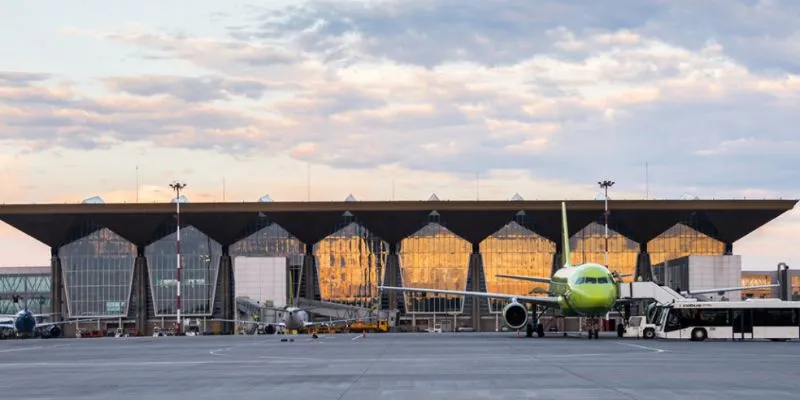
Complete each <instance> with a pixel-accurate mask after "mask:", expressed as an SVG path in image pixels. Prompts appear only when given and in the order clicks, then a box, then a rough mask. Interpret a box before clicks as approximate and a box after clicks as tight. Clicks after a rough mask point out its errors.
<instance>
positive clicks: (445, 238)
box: [398, 223, 472, 313]
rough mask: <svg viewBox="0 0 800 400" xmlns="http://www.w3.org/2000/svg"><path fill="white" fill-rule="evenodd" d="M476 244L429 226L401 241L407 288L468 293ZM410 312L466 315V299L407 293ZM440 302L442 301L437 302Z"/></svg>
mask: <svg viewBox="0 0 800 400" xmlns="http://www.w3.org/2000/svg"><path fill="white" fill-rule="evenodd" d="M471 253H472V245H471V244H470V243H469V242H467V241H466V240H464V239H462V238H461V237H459V236H457V235H455V234H454V233H452V232H451V231H449V230H448V229H447V228H445V227H444V226H442V225H440V224H437V223H429V224H428V225H426V226H425V227H424V228H422V229H420V230H419V231H417V232H416V233H415V234H413V235H411V236H409V237H407V238H405V239H403V240H402V241H401V242H400V248H399V252H398V256H399V257H398V258H399V260H400V271H401V279H402V280H403V281H402V284H403V286H406V287H420V288H439V289H448V290H465V289H466V287H467V274H468V270H469V257H470V254H471ZM404 296H405V302H406V310H407V311H408V312H418V313H430V312H441V313H445V312H458V313H460V312H463V298H464V296H449V295H441V294H433V293H419V294H413V295H409V294H408V293H404ZM437 299H438V300H437Z"/></svg>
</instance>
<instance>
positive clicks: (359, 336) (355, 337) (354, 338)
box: [350, 335, 361, 340]
mask: <svg viewBox="0 0 800 400" xmlns="http://www.w3.org/2000/svg"><path fill="white" fill-rule="evenodd" d="M356 339H361V335H358V336H353V338H352V339H350V340H356Z"/></svg>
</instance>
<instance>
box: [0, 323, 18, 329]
mask: <svg viewBox="0 0 800 400" xmlns="http://www.w3.org/2000/svg"><path fill="white" fill-rule="evenodd" d="M0 329H16V328H14V324H8V323H5V322H3V323H0Z"/></svg>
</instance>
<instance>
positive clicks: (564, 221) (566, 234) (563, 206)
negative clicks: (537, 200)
mask: <svg viewBox="0 0 800 400" xmlns="http://www.w3.org/2000/svg"><path fill="white" fill-rule="evenodd" d="M561 229H562V230H561V240H563V244H564V248H563V249H562V251H563V253H562V256H561V260H563V261H564V266H565V267H568V266H572V262H571V261H570V257H569V253H570V248H569V228H568V226H567V203H566V202H564V201H562V202H561Z"/></svg>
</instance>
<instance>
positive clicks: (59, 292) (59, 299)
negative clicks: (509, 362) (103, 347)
mask: <svg viewBox="0 0 800 400" xmlns="http://www.w3.org/2000/svg"><path fill="white" fill-rule="evenodd" d="M65 297H66V296H65V293H64V274H63V271H62V268H61V258H60V257H59V256H58V247H51V248H50V308H51V311H50V312H52V313H55V315H54V317H53V319H52V320H53V321H54V322H55V321H63V320H64V319H65V316H66V315H67V310H66V308H65V307H64V300H65ZM63 331H64V330H63V329H62V333H61V334H62V335H64V332H63Z"/></svg>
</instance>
